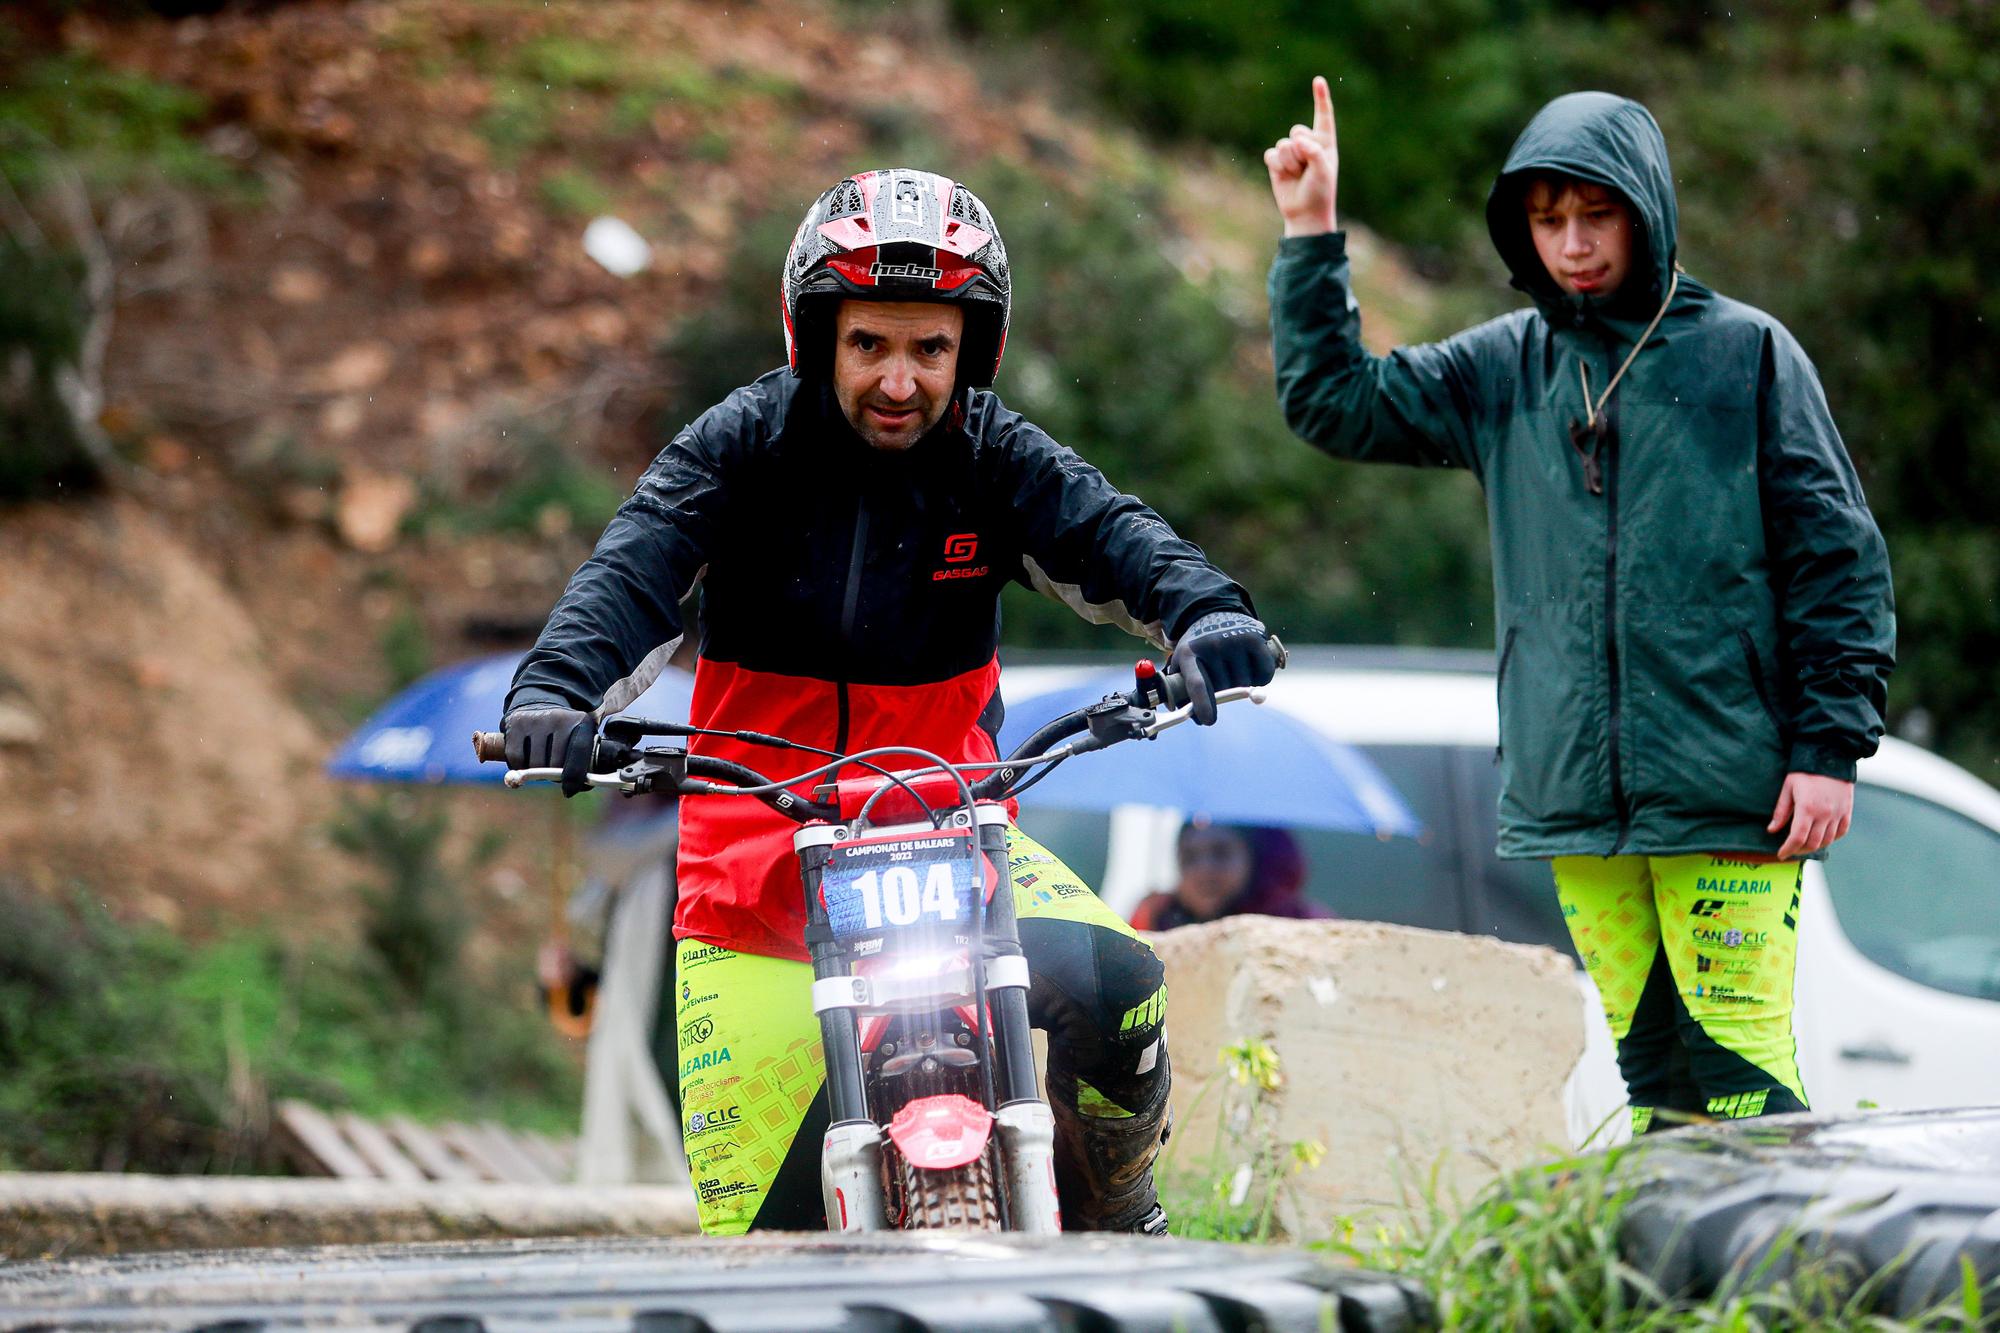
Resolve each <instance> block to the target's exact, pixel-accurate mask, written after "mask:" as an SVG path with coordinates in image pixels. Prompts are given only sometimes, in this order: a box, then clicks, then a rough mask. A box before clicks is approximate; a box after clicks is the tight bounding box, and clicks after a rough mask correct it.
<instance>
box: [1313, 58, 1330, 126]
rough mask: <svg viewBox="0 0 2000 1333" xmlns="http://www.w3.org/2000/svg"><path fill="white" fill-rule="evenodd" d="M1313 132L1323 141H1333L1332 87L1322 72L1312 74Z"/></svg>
mask: <svg viewBox="0 0 2000 1333" xmlns="http://www.w3.org/2000/svg"><path fill="white" fill-rule="evenodd" d="M1313 133H1314V134H1316V135H1318V136H1319V137H1320V140H1321V142H1323V143H1332V142H1333V89H1331V88H1329V87H1328V86H1327V82H1326V76H1325V75H1323V74H1316V75H1314V76H1313Z"/></svg>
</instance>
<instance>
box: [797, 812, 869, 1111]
mask: <svg viewBox="0 0 2000 1333" xmlns="http://www.w3.org/2000/svg"><path fill="white" fill-rule="evenodd" d="M798 853H799V881H800V883H801V884H803V885H804V886H805V893H806V933H807V938H808V939H810V940H811V941H812V943H811V944H809V945H808V946H807V950H808V952H809V953H810V954H811V955H812V968H813V977H814V978H815V979H819V978H824V977H835V976H839V975H841V972H842V970H843V965H842V963H841V959H840V949H839V946H837V945H835V944H834V943H833V941H832V940H830V939H828V938H826V934H827V922H826V907H825V905H824V904H822V903H821V902H820V897H819V881H820V876H821V875H823V874H825V873H826V867H827V863H828V862H829V861H831V860H832V859H833V849H832V848H831V847H829V846H823V845H822V846H817V847H813V846H807V847H801V848H799V849H798ZM819 1044H820V1050H821V1051H822V1052H823V1053H824V1055H825V1057H826V1098H827V1111H828V1112H829V1117H830V1123H832V1124H835V1125H838V1124H840V1123H841V1122H842V1121H847V1120H866V1119H868V1093H867V1089H866V1088H865V1087H864V1086H863V1085H862V1079H861V1031H860V1024H859V1023H858V1022H857V1021H856V1019H855V1017H854V1011H853V1010H852V1009H828V1010H826V1011H825V1012H824V1013H822V1014H821V1015H820V1016H819Z"/></svg>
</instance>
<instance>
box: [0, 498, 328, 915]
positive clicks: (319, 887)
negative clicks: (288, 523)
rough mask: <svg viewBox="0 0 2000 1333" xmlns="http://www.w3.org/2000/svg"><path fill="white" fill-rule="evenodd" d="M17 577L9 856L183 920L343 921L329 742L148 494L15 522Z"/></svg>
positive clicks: (0, 857) (1, 701)
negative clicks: (332, 882) (142, 502)
mask: <svg viewBox="0 0 2000 1333" xmlns="http://www.w3.org/2000/svg"><path fill="white" fill-rule="evenodd" d="M0 569H4V570H5V571H6V575H5V577H6V581H7V587H6V592H5V595H4V596H0V707H5V708H7V709H8V710H9V712H10V713H11V714H12V715H13V716H15V717H16V718H17V719H20V720H22V724H24V730H23V732H22V733H21V734H18V735H17V737H16V741H15V743H14V744H11V745H7V746H4V747H0V790H5V791H6V793H7V797H6V799H5V800H4V801H0V865H5V866H6V867H8V868H9V870H10V871H13V872H17V873H20V874H23V875H25V876H27V877H28V878H29V879H30V880H31V882H33V883H34V884H35V885H36V886H37V887H39V888H42V889H44V890H46V891H51V892H56V891H61V890H64V889H66V888H67V887H69V886H70V885H71V884H75V883H82V884H89V885H93V886H101V888H102V890H103V892H104V893H105V894H106V895H107V896H109V897H113V898H115V899H117V903H116V905H117V906H119V907H123V908H125V909H128V910H131V911H136V912H138V913H140V914H143V915H145V916H149V917H152V918H154V919H157V920H160V921H163V922H166V923H168V924H181V923H182V922H183V921H184V920H185V919H186V918H187V916H188V914H189V912H190V911H195V912H200V911H206V910H211V909H212V910H214V911H218V912H224V913H227V912H231V911H233V910H237V909H239V908H241V907H243V906H245V905H253V904H254V905H255V908H256V910H257V912H258V914H259V915H262V913H263V912H264V911H265V910H266V909H268V908H270V907H274V906H276V905H277V904H278V903H280V902H282V903H283V904H285V907H286V910H287V911H291V912H296V913H298V914H299V915H300V916H301V917H302V918H307V919H312V920H314V921H315V922H320V923H323V922H324V919H325V918H327V917H328V916H334V917H337V916H339V915H340V913H339V911H338V906H337V904H333V903H330V902H329V901H328V892H329V887H330V886H329V884H328V881H327V877H326V875H325V874H324V873H323V872H324V869H325V866H326V863H327V862H328V859H329V857H328V852H327V848H326V845H325V841H324V838H323V836H322V835H321V834H320V833H319V831H318V826H319V823H320V821H321V820H322V819H323V817H324V815H325V807H326V804H327V799H326V798H327V790H326V788H325V786H324V785H323V784H321V783H319V782H317V781H313V780H311V778H310V776H309V775H311V774H313V773H314V772H315V771H316V770H317V767H318V764H319V762H320V760H321V757H322V755H323V752H324V748H325V746H324V739H323V737H322V736H321V735H320V734H319V733H318V732H317V731H316V729H315V728H314V727H313V726H312V725H311V724H310V723H308V722H307V721H306V719H305V717H304V716H303V715H302V714H301V713H300V712H299V710H298V709H297V708H296V707H295V706H294V705H293V704H292V702H291V701H290V700H289V699H287V698H286V697H285V696H284V694H283V693H282V692H280V691H279V690H278V689H277V688H276V687H275V683H274V681H273V677H272V673H271V671H270V668H269V665H268V662H267V655H266V652H265V646H264V640H263V636H262V635H261V634H260V633H259V631H258V629H257V627H256V626H255V625H254V624H252V623H251V621H250V618H249V617H248V616H247V615H245V614H244V611H243V608H242V607H241V605H240V604H239V603H238V602H237V601H236V599H235V598H233V597H231V596H230V595H229V593H228V591H227V590H226V589H224V588H223V587H222V585H221V584H220V583H219V582H218V580H217V579H216V577H215V575H214V574H213V573H211V572H210V571H209V570H207V569H205V568H204V567H203V566H202V564H201V562H200V561H198V560H197V559H195V558H194V557H193V556H192V555H191V554H190V553H189V552H188V551H187V550H185V549H184V548H183V547H182V546H181V545H180V543H179V542H178V541H176V540H175V539H174V538H173V537H172V536H170V535H169V533H168V532H167V530H166V529H165V527H164V526H163V525H162V524H161V523H160V522H158V521H157V520H156V519H154V518H153V517H152V516H151V515H149V514H148V513H147V512H146V511H145V510H144V509H143V508H141V507H140V506H139V505H137V504H135V503H133V502H131V501H113V502H109V503H105V504H98V505H90V506H87V507H69V508H58V507H55V506H46V507H41V508H37V509H33V510H28V511H24V512H17V513H14V514H10V515H9V521H8V522H6V523H5V524H0ZM302 776H304V777H305V780H301V779H302Z"/></svg>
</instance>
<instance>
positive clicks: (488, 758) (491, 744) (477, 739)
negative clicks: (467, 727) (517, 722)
mask: <svg viewBox="0 0 2000 1333" xmlns="http://www.w3.org/2000/svg"><path fill="white" fill-rule="evenodd" d="M472 752H473V753H474V754H476V755H478V756H479V761H480V762H481V763H483V764H495V763H504V762H505V761H506V759H507V737H506V734H505V733H504V732H498V731H475V732H473V733H472Z"/></svg>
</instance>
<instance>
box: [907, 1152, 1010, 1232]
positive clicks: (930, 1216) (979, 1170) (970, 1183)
mask: <svg viewBox="0 0 2000 1333" xmlns="http://www.w3.org/2000/svg"><path fill="white" fill-rule="evenodd" d="M882 1147H883V1156H884V1157H886V1158H887V1159H889V1169H890V1172H891V1174H892V1176H893V1177H894V1179H895V1182H896V1195H895V1197H896V1198H897V1199H898V1200H899V1201H900V1203H901V1205H902V1207H901V1210H900V1218H901V1227H902V1229H903V1230H905V1231H939V1230H955V1231H998V1230H1000V1173H999V1172H998V1171H997V1170H996V1169H995V1168H994V1161H993V1154H994V1151H995V1148H994V1146H993V1145H990V1144H989V1145H988V1146H987V1149H986V1151H985V1152H983V1153H981V1154H979V1156H977V1157H975V1158H973V1159H972V1160H971V1161H970V1162H967V1163H966V1164H965V1165H964V1166H957V1167H951V1168H949V1169H947V1170H941V1171H939V1170H920V1169H918V1168H917V1167H914V1166H911V1165H910V1163H909V1159H907V1158H905V1157H904V1156H903V1154H902V1153H901V1152H899V1151H897V1149H896V1145H895V1144H894V1143H884V1144H883V1145H882Z"/></svg>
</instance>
